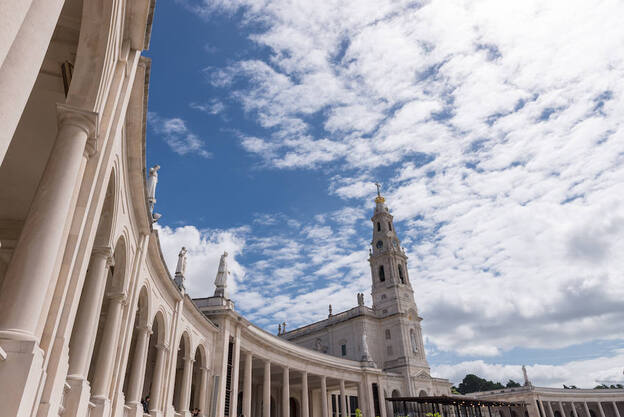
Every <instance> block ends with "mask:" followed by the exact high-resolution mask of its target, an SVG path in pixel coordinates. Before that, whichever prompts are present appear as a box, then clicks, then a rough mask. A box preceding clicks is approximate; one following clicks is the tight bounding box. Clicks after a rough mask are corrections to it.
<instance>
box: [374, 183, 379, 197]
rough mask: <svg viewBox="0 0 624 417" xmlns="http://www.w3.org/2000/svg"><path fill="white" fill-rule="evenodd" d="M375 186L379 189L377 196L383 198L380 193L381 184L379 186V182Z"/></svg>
mask: <svg viewBox="0 0 624 417" xmlns="http://www.w3.org/2000/svg"><path fill="white" fill-rule="evenodd" d="M374 184H375V187H377V196H381V194H380V191H379V190H380V189H381V184H379V183H378V182H375V183H374Z"/></svg>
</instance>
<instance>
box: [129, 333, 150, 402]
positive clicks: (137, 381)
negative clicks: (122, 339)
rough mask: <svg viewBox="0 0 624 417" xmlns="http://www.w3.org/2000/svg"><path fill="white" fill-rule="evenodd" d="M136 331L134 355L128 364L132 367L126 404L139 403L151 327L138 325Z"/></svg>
mask: <svg viewBox="0 0 624 417" xmlns="http://www.w3.org/2000/svg"><path fill="white" fill-rule="evenodd" d="M136 331H137V336H136V344H135V346H134V356H133V358H132V363H130V364H129V366H132V369H131V371H130V379H129V380H128V398H126V403H128V404H139V403H140V402H141V393H142V392H143V383H144V382H145V381H144V379H145V365H146V363H147V349H148V347H149V339H150V334H152V329H150V328H149V326H139V327H137V329H136Z"/></svg>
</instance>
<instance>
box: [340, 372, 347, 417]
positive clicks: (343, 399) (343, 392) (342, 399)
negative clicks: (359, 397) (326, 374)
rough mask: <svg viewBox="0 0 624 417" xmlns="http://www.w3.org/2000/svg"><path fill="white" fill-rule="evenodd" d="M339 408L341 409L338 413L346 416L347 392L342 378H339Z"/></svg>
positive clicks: (343, 416)
mask: <svg viewBox="0 0 624 417" xmlns="http://www.w3.org/2000/svg"><path fill="white" fill-rule="evenodd" d="M340 408H341V410H342V412H341V413H340V415H341V416H342V417H347V393H346V390H345V383H344V380H343V379H341V380H340Z"/></svg>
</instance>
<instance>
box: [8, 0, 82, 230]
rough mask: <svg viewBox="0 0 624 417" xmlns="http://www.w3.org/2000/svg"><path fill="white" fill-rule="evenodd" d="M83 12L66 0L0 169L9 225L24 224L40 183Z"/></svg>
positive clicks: (78, 0) (79, 0) (79, 2)
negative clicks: (64, 67) (64, 69)
mask: <svg viewBox="0 0 624 417" xmlns="http://www.w3.org/2000/svg"><path fill="white" fill-rule="evenodd" d="M81 14H82V0H67V1H66V2H65V4H64V6H63V10H62V12H61V16H60V17H59V21H58V24H57V26H56V28H55V31H54V34H53V36H52V39H51V41H50V44H49V46H48V49H47V52H46V55H45V58H44V60H43V63H42V65H41V68H40V71H39V75H38V77H37V80H36V81H35V84H34V86H33V88H32V91H31V94H30V97H29V99H28V103H27V105H26V108H25V109H24V112H23V113H22V117H21V119H20V122H19V125H18V127H17V130H16V132H15V134H14V136H13V139H12V141H11V145H10V147H9V150H8V152H7V155H6V156H5V159H4V161H3V163H2V166H0V221H4V222H5V223H6V222H10V223H11V224H14V225H21V224H22V221H23V220H24V219H25V218H26V215H27V214H28V210H29V208H30V205H31V202H32V199H33V197H34V195H35V191H36V189H37V186H38V184H39V181H40V180H41V176H42V174H43V170H44V168H45V165H46V163H47V160H48V158H49V155H50V151H51V149H52V146H53V144H54V139H55V137H56V126H57V125H56V103H63V102H65V92H64V86H63V79H62V74H61V64H62V63H63V62H65V61H69V62H72V63H73V62H74V61H75V53H76V48H77V45H78V35H79V31H80V20H81ZM7 224H8V223H7ZM0 232H1V231H0ZM13 232H14V231H12V233H13ZM7 239H9V237H8V236H7V237H5V236H0V240H7Z"/></svg>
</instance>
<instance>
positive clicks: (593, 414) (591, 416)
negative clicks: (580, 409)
mask: <svg viewBox="0 0 624 417" xmlns="http://www.w3.org/2000/svg"><path fill="white" fill-rule="evenodd" d="M589 417H596V412H595V411H594V410H592V409H591V408H590V409H589Z"/></svg>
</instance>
